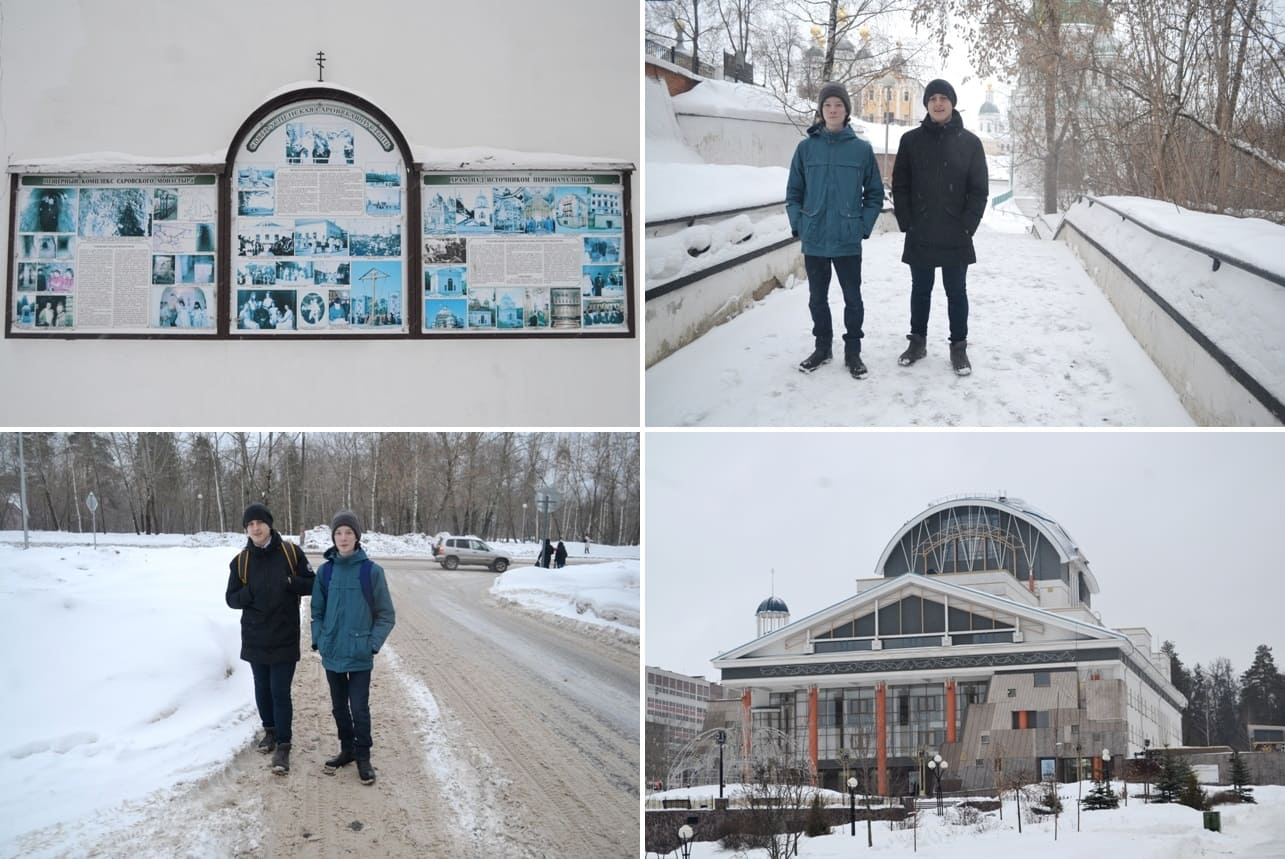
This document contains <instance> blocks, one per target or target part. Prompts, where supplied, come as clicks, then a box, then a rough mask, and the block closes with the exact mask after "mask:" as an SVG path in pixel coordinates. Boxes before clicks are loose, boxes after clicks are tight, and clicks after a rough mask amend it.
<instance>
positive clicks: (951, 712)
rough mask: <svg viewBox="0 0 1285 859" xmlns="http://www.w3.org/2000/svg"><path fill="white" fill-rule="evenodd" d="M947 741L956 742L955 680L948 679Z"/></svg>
mask: <svg viewBox="0 0 1285 859" xmlns="http://www.w3.org/2000/svg"><path fill="white" fill-rule="evenodd" d="M946 742H948V743H953V742H955V681H954V680H947V681H946Z"/></svg>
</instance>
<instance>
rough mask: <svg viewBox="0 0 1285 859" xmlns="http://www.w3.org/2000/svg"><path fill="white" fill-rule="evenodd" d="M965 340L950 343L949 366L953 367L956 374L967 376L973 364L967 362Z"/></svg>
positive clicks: (966, 344) (971, 370)
mask: <svg viewBox="0 0 1285 859" xmlns="http://www.w3.org/2000/svg"><path fill="white" fill-rule="evenodd" d="M967 348H968V343H967V341H964V340H959V341H957V342H955V343H951V344H950V366H952V367H954V368H955V375H956V376H967V375H969V374H970V373H972V372H973V365H972V364H970V363H968V352H967V351H966V350H967Z"/></svg>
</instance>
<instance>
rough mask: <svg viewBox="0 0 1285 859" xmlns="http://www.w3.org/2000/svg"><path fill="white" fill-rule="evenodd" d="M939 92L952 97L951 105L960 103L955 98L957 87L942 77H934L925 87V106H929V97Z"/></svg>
mask: <svg viewBox="0 0 1285 859" xmlns="http://www.w3.org/2000/svg"><path fill="white" fill-rule="evenodd" d="M938 93H940V94H941V95H944V96H946V98H948V99H950V106H951V107H954V106H955V105H957V104H959V101H958V100H957V99H956V98H955V88H954V87H953V86H951V85H950V84H948V83H946V82H945V81H944V80H942V79H941V78H933V79H932V80H930V81H929V82H928V86H926V87H924V107H927V106H928V99H929V98H931V97H932V96H934V95H937V94H938Z"/></svg>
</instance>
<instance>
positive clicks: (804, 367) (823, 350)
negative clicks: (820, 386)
mask: <svg viewBox="0 0 1285 859" xmlns="http://www.w3.org/2000/svg"><path fill="white" fill-rule="evenodd" d="M833 357H834V349H833V347H832V346H831V345H830V344H829V343H817V347H816V349H815V350H813V352H812V354H811V355H809V356H808V357H806V358H804V359H803V360H802V361H800V362H799V371H800V372H802V373H811V372H813V371H814V370H816V368H817V367H820V366H821V365H822V364H829V363H830V359H831V358H833Z"/></svg>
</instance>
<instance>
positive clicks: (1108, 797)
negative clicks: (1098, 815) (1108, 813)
mask: <svg viewBox="0 0 1285 859" xmlns="http://www.w3.org/2000/svg"><path fill="white" fill-rule="evenodd" d="M1083 807H1084V809H1085V810H1086V811H1100V810H1102V809H1104V808H1119V807H1120V797H1118V796H1116V795H1115V791H1113V790H1111V784H1110V783H1109V782H1107V781H1100V782H1098V783H1097V784H1095V785H1094V786H1093V789H1092V790H1090V791H1089V792H1088V794H1087V795H1086V796H1085V797H1084V802H1083Z"/></svg>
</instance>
